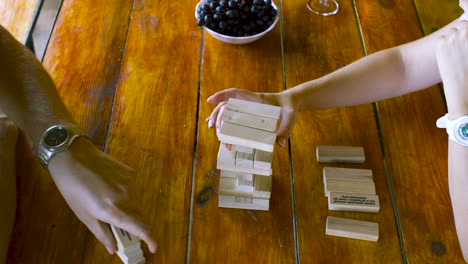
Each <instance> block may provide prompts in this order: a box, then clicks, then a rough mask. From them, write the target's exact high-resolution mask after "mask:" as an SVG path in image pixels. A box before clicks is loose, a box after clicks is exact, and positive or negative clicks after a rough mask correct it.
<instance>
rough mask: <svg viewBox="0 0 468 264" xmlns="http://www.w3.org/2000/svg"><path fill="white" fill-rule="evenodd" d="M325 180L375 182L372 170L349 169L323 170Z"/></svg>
mask: <svg viewBox="0 0 468 264" xmlns="http://www.w3.org/2000/svg"><path fill="white" fill-rule="evenodd" d="M323 180H324V181H325V180H347V181H367V182H371V181H374V178H373V176H372V170H364V169H348V168H332V167H325V168H323Z"/></svg>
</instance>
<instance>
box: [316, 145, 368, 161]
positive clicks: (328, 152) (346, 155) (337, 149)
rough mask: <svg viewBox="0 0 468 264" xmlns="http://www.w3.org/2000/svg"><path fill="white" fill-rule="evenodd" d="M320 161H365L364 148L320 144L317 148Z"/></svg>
mask: <svg viewBox="0 0 468 264" xmlns="http://www.w3.org/2000/svg"><path fill="white" fill-rule="evenodd" d="M316 154H317V161H318V162H346V163H363V162H364V161H365V155H364V148H362V147H347V146H318V147H317V149H316Z"/></svg>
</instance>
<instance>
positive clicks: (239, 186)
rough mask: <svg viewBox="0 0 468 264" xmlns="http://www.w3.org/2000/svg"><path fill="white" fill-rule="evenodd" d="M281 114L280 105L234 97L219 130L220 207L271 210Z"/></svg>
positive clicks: (230, 100)
mask: <svg viewBox="0 0 468 264" xmlns="http://www.w3.org/2000/svg"><path fill="white" fill-rule="evenodd" d="M280 114H281V108H280V107H277V106H272V105H266V104H260V103H255V102H249V101H243V100H238V99H233V98H231V99H229V101H228V102H227V104H226V110H225V111H224V114H223V122H222V125H221V128H220V130H219V132H218V138H219V140H220V141H221V144H220V146H219V153H218V160H217V168H218V169H220V170H221V174H220V176H221V177H220V181H219V200H218V206H219V207H225V208H238V209H251V210H264V211H268V210H269V207H270V196H271V175H272V167H271V163H272V161H273V150H274V146H275V142H276V129H277V125H278V120H279V118H280ZM223 144H229V145H232V147H231V148H230V149H228V148H227V147H226V146H223Z"/></svg>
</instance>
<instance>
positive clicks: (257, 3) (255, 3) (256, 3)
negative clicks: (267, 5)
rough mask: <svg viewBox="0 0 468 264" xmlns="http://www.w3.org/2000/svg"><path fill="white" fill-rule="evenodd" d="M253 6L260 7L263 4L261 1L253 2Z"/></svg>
mask: <svg viewBox="0 0 468 264" xmlns="http://www.w3.org/2000/svg"><path fill="white" fill-rule="evenodd" d="M253 4H254V5H261V4H263V1H262V0H254V1H253Z"/></svg>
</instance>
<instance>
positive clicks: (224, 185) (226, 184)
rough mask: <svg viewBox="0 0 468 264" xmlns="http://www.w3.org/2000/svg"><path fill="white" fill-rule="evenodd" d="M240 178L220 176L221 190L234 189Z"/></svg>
mask: <svg viewBox="0 0 468 264" xmlns="http://www.w3.org/2000/svg"><path fill="white" fill-rule="evenodd" d="M237 183H238V179H237V178H230V177H220V178H219V189H220V190H232V189H235V188H236V187H237Z"/></svg>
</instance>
